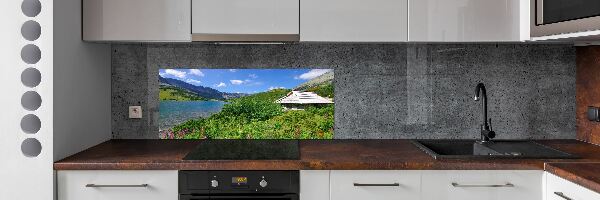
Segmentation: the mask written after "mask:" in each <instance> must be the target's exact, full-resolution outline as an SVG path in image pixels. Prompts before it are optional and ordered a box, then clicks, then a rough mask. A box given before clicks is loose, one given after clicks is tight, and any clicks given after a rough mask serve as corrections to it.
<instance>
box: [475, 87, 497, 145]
mask: <svg viewBox="0 0 600 200" xmlns="http://www.w3.org/2000/svg"><path fill="white" fill-rule="evenodd" d="M473 99H474V100H475V101H480V100H481V107H482V111H483V112H482V118H483V123H482V124H481V141H482V142H488V141H490V139H492V138H494V137H496V133H495V132H494V131H493V130H492V129H491V126H490V124H488V116H487V93H486V90H485V85H484V84H483V83H479V84H477V87H476V88H475V97H474V98H473ZM490 122H491V119H490Z"/></svg>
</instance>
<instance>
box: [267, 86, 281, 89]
mask: <svg viewBox="0 0 600 200" xmlns="http://www.w3.org/2000/svg"><path fill="white" fill-rule="evenodd" d="M274 89H285V87H276V86H271V87H269V90H274Z"/></svg>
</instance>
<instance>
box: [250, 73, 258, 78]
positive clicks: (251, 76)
mask: <svg viewBox="0 0 600 200" xmlns="http://www.w3.org/2000/svg"><path fill="white" fill-rule="evenodd" d="M248 77H250V78H258V75H256V74H249V75H248Z"/></svg>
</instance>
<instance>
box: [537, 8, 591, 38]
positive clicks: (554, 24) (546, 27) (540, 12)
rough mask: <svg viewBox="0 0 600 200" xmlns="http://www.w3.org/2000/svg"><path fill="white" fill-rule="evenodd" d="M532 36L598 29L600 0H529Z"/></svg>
mask: <svg viewBox="0 0 600 200" xmlns="http://www.w3.org/2000/svg"><path fill="white" fill-rule="evenodd" d="M531 2H532V3H531V7H532V10H531V11H532V12H531V15H532V16H531V19H532V26H531V35H532V36H533V37H540V36H549V35H558V34H567V33H575V32H585V31H593V30H600V0H531Z"/></svg>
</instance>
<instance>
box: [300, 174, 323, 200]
mask: <svg viewBox="0 0 600 200" xmlns="http://www.w3.org/2000/svg"><path fill="white" fill-rule="evenodd" d="M300 200H329V170H302V171H300Z"/></svg>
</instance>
